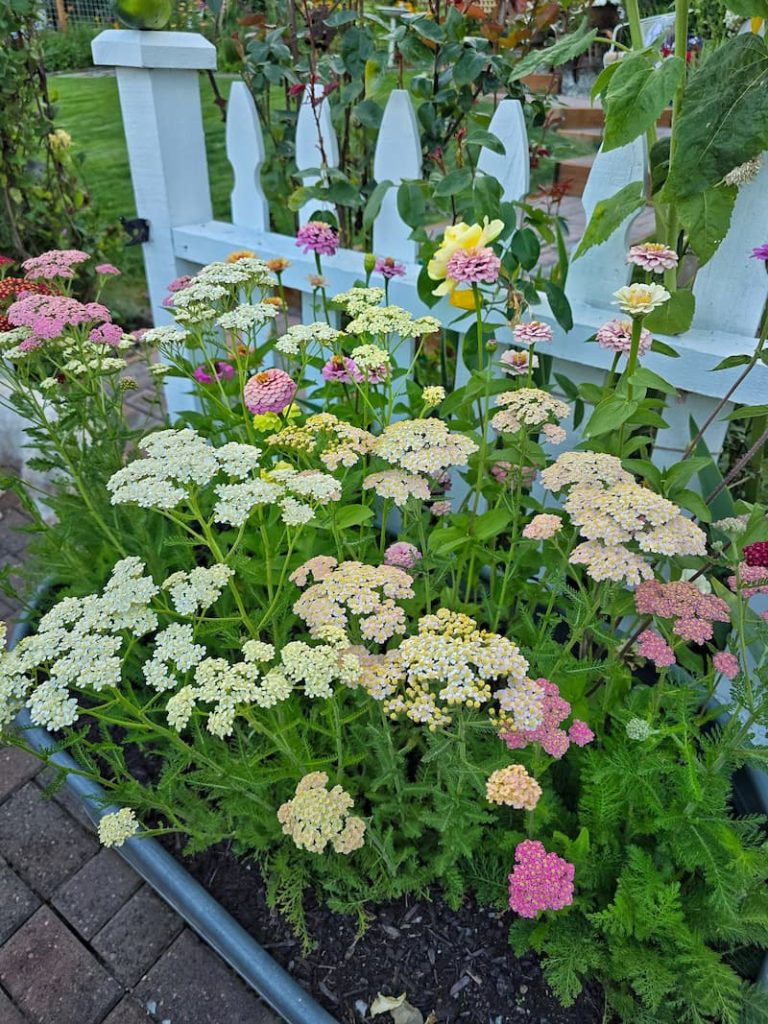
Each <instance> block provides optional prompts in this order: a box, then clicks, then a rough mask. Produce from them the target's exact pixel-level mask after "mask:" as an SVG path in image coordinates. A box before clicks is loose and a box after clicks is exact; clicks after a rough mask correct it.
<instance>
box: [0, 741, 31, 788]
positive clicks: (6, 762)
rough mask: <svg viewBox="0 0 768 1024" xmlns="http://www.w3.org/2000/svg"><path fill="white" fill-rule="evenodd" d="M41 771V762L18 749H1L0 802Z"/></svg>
mask: <svg viewBox="0 0 768 1024" xmlns="http://www.w3.org/2000/svg"><path fill="white" fill-rule="evenodd" d="M39 771H40V762H39V761H38V760H37V758H36V757H33V756H32V755H31V754H27V753H26V751H24V750H19V748H18V747H0V800H5V798H6V797H7V796H9V795H10V794H11V793H12V792H13V791H14V789H19V788H20V787H21V786H23V785H24V783H25V782H29V780H30V779H31V778H33V776H34V775H35V774H36V773H37V772H39Z"/></svg>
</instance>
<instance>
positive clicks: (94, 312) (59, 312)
mask: <svg viewBox="0 0 768 1024" xmlns="http://www.w3.org/2000/svg"><path fill="white" fill-rule="evenodd" d="M6 315H7V317H8V321H9V322H10V323H11V324H13V326H14V327H29V328H30V330H31V331H32V334H33V336H34V337H36V338H57V337H59V335H60V334H61V333H62V331H63V330H64V328H65V327H78V326H80V325H81V324H87V323H93V322H96V321H98V322H101V323H109V322H110V321H111V319H112V317H111V315H110V312H109V310H108V309H107V307H106V306H102V305H101V303H99V302H86V303H82V302H78V301H77V299H73V298H70V297H69V296H68V295H24V296H23V297H22V298H20V299H17V300H16V302H14V303H12V305H10V306H9V307H8V312H7V314H6Z"/></svg>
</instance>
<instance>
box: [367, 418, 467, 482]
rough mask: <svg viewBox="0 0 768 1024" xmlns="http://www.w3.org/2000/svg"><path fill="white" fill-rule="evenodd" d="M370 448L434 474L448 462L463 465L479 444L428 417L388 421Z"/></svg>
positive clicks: (387, 458)
mask: <svg viewBox="0 0 768 1024" xmlns="http://www.w3.org/2000/svg"><path fill="white" fill-rule="evenodd" d="M371 450H372V452H373V454H374V455H378V456H379V458H381V459H384V461H385V462H389V463H391V464H392V465H393V466H398V467H399V468H400V469H404V470H406V471H407V472H409V473H422V474H429V475H431V476H434V475H436V474H438V473H440V472H443V471H444V470H446V469H449V468H450V467H451V466H465V465H466V464H467V460H468V458H469V457H470V455H474V453H475V452H476V451H477V450H478V446H477V444H475V442H474V441H472V440H471V439H470V438H468V437H465V436H464V435H463V434H457V433H452V432H451V431H450V430H449V429H448V427H447V426H446V424H445V423H443V421H442V420H439V419H435V418H434V417H430V418H429V419H415V420H397V421H396V422H395V423H390V424H389V425H388V426H386V427H385V428H384V430H383V431H382V432H381V434H380V435H379V436H378V437H377V438H376V440H375V442H374V444H373V446H372V449H371Z"/></svg>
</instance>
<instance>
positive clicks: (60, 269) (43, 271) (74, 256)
mask: <svg viewBox="0 0 768 1024" xmlns="http://www.w3.org/2000/svg"><path fill="white" fill-rule="evenodd" d="M90 258H91V257H90V256H89V255H88V253H87V252H83V251H82V250H81V249H49V250H48V252H43V253H41V254H40V255H39V256H33V257H32V258H31V259H28V260H24V262H23V263H22V267H23V268H24V272H25V275H26V276H27V277H28V278H29V279H30V281H39V280H41V279H44V280H46V281H50V280H51V279H53V278H54V277H63V278H73V277H74V276H75V274H74V271H73V269H72V268H73V267H76V266H77V265H78V263H85V261H86V260H89V259H90Z"/></svg>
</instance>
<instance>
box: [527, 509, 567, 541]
mask: <svg viewBox="0 0 768 1024" xmlns="http://www.w3.org/2000/svg"><path fill="white" fill-rule="evenodd" d="M562 528H563V521H562V519H561V518H560V516H553V515H550V514H549V513H547V512H541V513H539V515H536V516H534V517H533V519H532V520H531V521H530V523H528V525H527V526H525V527H523V536H524V537H526V538H527V539H528V540H550V538H552V537H554V536H555V534H556V533H559V532H560V531H561V530H562Z"/></svg>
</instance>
